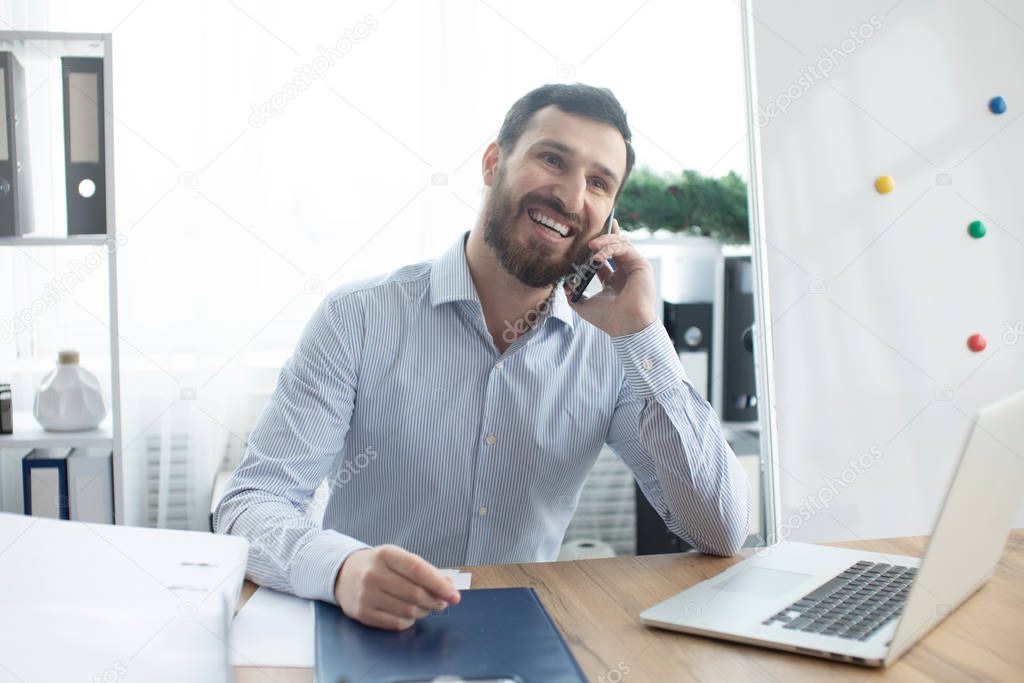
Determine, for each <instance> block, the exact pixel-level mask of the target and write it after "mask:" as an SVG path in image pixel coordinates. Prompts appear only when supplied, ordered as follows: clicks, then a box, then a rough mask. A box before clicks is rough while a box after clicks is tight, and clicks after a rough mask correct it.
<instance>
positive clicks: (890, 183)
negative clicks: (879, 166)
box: [875, 175, 896, 194]
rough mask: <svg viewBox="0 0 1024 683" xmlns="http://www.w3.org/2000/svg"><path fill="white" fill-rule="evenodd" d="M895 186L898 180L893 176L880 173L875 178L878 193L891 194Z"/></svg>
mask: <svg viewBox="0 0 1024 683" xmlns="http://www.w3.org/2000/svg"><path fill="white" fill-rule="evenodd" d="M895 187H896V181H895V180H893V179H892V176H887V175H880V176H878V177H877V178H875V189H876V190H878V194H889V193H890V192H892V191H893V189H894V188H895Z"/></svg>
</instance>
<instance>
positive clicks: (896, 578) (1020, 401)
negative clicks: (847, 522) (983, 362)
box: [640, 391, 1024, 666]
mask: <svg viewBox="0 0 1024 683" xmlns="http://www.w3.org/2000/svg"><path fill="white" fill-rule="evenodd" d="M1022 495H1024V391H1022V392H1020V393H1018V394H1015V395H1013V396H1011V397H1010V398H1008V399H1005V400H1003V401H1001V402H999V403H997V404H994V405H992V406H989V407H987V408H985V409H984V410H982V411H981V414H980V415H979V417H978V419H977V422H976V423H975V426H974V428H973V430H972V432H971V436H970V438H969V439H968V441H967V445H966V447H965V448H964V452H963V454H962V455H961V457H960V462H959V465H958V466H957V469H956V473H955V474H954V476H953V480H952V482H951V483H950V486H949V489H948V491H947V492H946V499H945V501H944V502H943V504H942V509H941V511H940V512H939V516H938V519H937V521H936V522H935V527H934V529H933V531H932V536H931V539H930V542H929V544H928V549H927V551H926V552H925V555H924V558H923V559H921V560H918V559H917V558H914V557H901V556H894V555H886V554H882V553H873V552H866V551H861V550H848V549H844V548H834V547H828V546H820V545H810V544H806V543H786V542H784V543H780V544H777V545H774V546H770V547H768V548H761V549H759V550H758V551H757V552H756V553H755V554H754V555H753V556H751V557H749V558H748V559H746V560H744V561H742V562H740V563H738V564H735V565H733V566H732V567H730V568H729V569H727V570H726V571H724V572H722V573H721V574H718V575H717V576H714V577H712V578H710V579H707V580H705V581H702V582H700V583H698V584H697V585H695V586H693V587H692V588H688V589H687V590H685V591H683V592H682V593H679V594H677V595H675V596H673V597H671V598H669V599H668V600H665V601H664V602H661V603H659V604H657V605H655V606H654V607H651V608H650V609H648V610H646V611H644V612H643V613H642V614H641V615H640V619H641V621H642V622H643V623H645V624H647V625H649V626H657V627H660V628H666V629H672V630H675V631H683V632H685V633H694V634H697V635H702V636H710V637H713V638H721V639H725V640H733V641H737V642H741V643H750V644H753V645H761V646H763V647H770V648H775V649H779V650H787V651H790V652H798V653H801V654H806V655H814V656H818V657H824V658H827V659H834V660H839V661H845V662H852V663H855V664H863V665H867V666H887V665H889V664H891V663H892V662H894V661H896V659H898V658H899V657H900V656H901V655H902V654H903V653H904V652H906V651H907V650H908V649H909V648H910V647H911V646H912V645H914V643H916V642H917V641H918V640H920V639H921V638H922V637H924V635H925V634H926V633H928V632H929V631H930V630H931V629H932V628H934V627H935V625H936V624H938V623H939V622H940V621H942V620H943V619H944V618H945V617H946V615H948V614H949V613H950V612H952V611H953V610H954V609H956V608H957V607H958V606H959V605H960V603H962V602H963V601H964V600H966V599H967V598H969V597H970V596H971V595H972V594H973V593H974V592H975V591H976V590H978V589H979V588H981V586H982V585H983V584H984V583H985V582H986V581H987V580H988V578H989V577H990V576H991V575H992V572H993V571H994V570H995V567H996V564H997V563H998V562H999V558H1000V556H1001V555H1002V552H1003V548H1004V545H1005V543H1006V538H1007V535H1008V534H1009V531H1010V528H1011V526H1012V524H1013V518H1014V515H1015V514H1016V512H1017V510H1018V507H1019V506H1020V504H1021V499H1022Z"/></svg>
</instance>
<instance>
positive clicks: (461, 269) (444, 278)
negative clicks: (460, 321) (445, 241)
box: [430, 231, 574, 329]
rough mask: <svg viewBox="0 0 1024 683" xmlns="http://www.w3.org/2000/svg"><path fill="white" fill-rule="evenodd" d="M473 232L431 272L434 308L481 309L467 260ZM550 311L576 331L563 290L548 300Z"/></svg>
mask: <svg viewBox="0 0 1024 683" xmlns="http://www.w3.org/2000/svg"><path fill="white" fill-rule="evenodd" d="M468 237H469V232H468V231H467V232H464V233H463V234H462V235H460V236H459V238H458V239H457V240H455V244H453V245H452V246H451V247H449V248H448V250H447V251H445V252H444V254H442V255H441V257H440V258H438V259H437V260H436V261H435V262H434V265H433V267H432V268H431V271H430V305H431V306H435V307H436V306H439V305H441V304H445V303H449V302H452V301H474V302H476V304H477V305H478V306H479V305H480V297H479V295H478V294H477V292H476V285H474V284H473V276H472V275H470V273H469V262H468V261H467V260H466V240H467V238H468ZM547 308H549V309H550V311H551V317H552V318H556V319H557V320H560V321H562V322H563V323H565V324H566V325H567V326H568V327H569V328H570V329H572V328H573V327H574V317H573V310H572V307H570V306H569V302H568V301H567V300H566V298H565V291H564V290H563V289H562V287H561V286H557V287H555V288H554V291H552V292H551V296H549V297H548V299H547Z"/></svg>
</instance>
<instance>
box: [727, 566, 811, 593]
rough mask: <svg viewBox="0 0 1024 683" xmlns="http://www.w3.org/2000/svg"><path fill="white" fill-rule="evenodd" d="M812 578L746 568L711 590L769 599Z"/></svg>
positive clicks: (774, 570) (763, 568)
mask: <svg viewBox="0 0 1024 683" xmlns="http://www.w3.org/2000/svg"><path fill="white" fill-rule="evenodd" d="M812 576H813V575H812V574H801V573H800V572H787V571H784V570H781V569H768V568H767V567H748V568H747V569H745V570H743V571H741V572H739V573H737V574H736V575H734V576H731V577H729V578H727V579H725V580H724V581H719V582H718V583H717V584H714V585H713V588H715V589H717V590H722V591H729V592H730V593H742V594H744V595H756V596H758V597H762V598H771V597H777V596H779V595H782V594H784V593H787V592H789V591H790V590H791V589H792V588H794V587H796V586H799V585H800V584H801V583H803V582H804V581H806V580H807V579H809V578H811V577H812Z"/></svg>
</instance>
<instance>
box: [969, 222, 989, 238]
mask: <svg viewBox="0 0 1024 683" xmlns="http://www.w3.org/2000/svg"><path fill="white" fill-rule="evenodd" d="M967 232H968V233H970V235H971V237H973V238H974V239H981V238H982V237H984V236H985V233H986V232H988V230H986V229H985V224H984V223H982V222H981V221H971V224H970V225H968V226H967Z"/></svg>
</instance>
